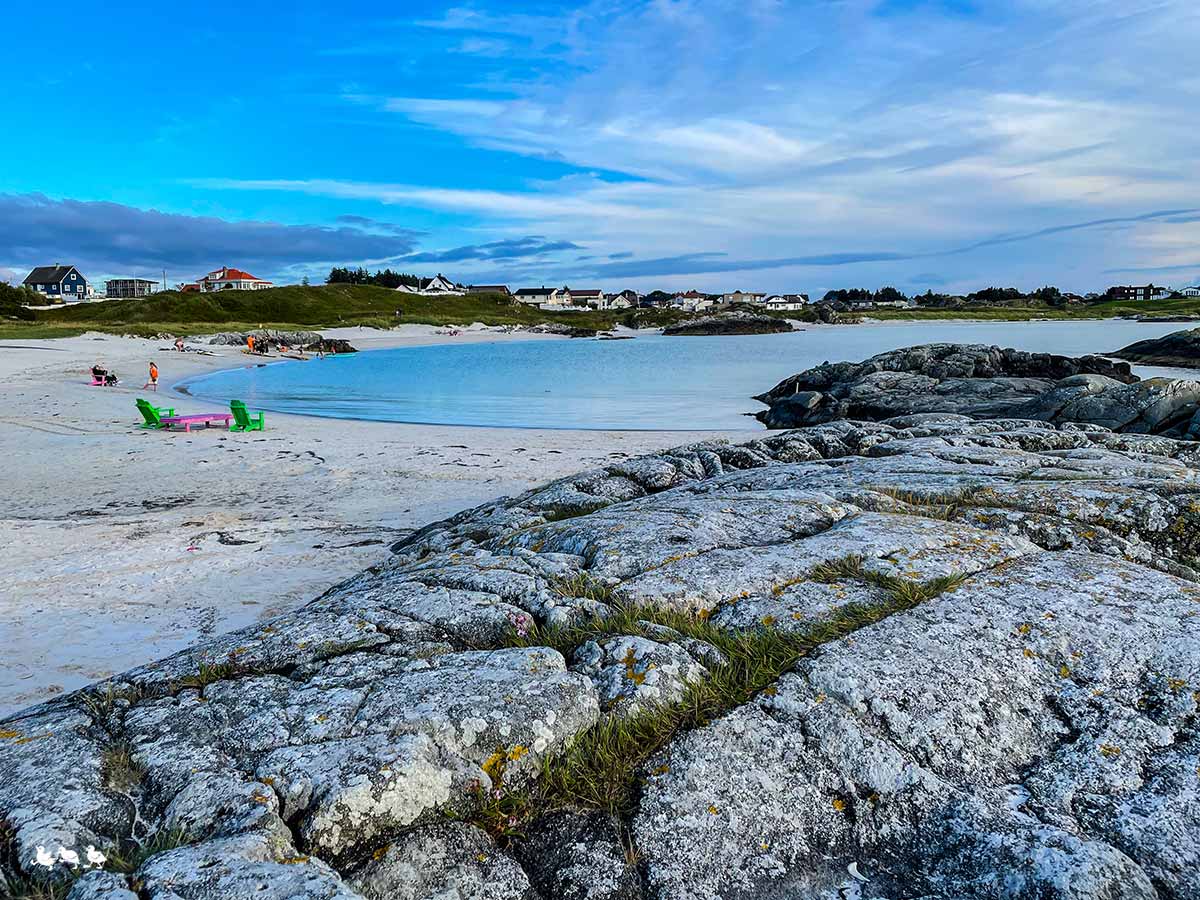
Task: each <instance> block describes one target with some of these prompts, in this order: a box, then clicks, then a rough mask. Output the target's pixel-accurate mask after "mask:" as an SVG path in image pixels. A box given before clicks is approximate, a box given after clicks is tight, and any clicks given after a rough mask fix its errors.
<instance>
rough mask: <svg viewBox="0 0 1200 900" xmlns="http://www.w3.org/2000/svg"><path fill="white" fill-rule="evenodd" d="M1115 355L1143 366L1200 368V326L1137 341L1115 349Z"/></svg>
mask: <svg viewBox="0 0 1200 900" xmlns="http://www.w3.org/2000/svg"><path fill="white" fill-rule="evenodd" d="M1112 355H1113V356H1115V357H1117V358H1118V359H1127V360H1129V361H1130V362H1131V363H1137V364H1138V365H1141V366H1175V367H1179V368H1184V369H1200V328H1193V329H1191V330H1189V331H1175V332H1172V333H1171V334H1168V335H1166V336H1165V337H1160V338H1151V339H1150V340H1146V341H1137V342H1136V343H1133V344H1130V345H1129V346H1128V347H1122V348H1121V349H1120V350H1114V351H1113V353H1112Z"/></svg>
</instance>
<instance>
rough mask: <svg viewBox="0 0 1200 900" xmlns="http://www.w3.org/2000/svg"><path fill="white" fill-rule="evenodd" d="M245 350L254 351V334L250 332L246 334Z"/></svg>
mask: <svg viewBox="0 0 1200 900" xmlns="http://www.w3.org/2000/svg"><path fill="white" fill-rule="evenodd" d="M246 352H247V353H253V352H254V335H252V334H248V335H246Z"/></svg>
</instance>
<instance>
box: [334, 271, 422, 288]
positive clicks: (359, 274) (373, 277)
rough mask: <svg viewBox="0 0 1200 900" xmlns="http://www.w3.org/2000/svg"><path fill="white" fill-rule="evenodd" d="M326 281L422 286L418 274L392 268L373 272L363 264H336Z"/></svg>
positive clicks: (388, 285) (395, 286)
mask: <svg viewBox="0 0 1200 900" xmlns="http://www.w3.org/2000/svg"><path fill="white" fill-rule="evenodd" d="M325 283H326V284H373V285H376V286H377V287H385V288H391V289H393V290H395V289H396V288H398V287H400V285H402V284H403V285H407V286H408V287H420V286H421V279H420V277H418V276H416V275H409V274H408V273H407V272H393V271H392V270H391V269H376V270H375V273H374V274H372V273H371V272H368V271H367V270H366V269H364V268H363V267H362V266H359V267H358V268H357V269H350V268H346V267H343V266H334V267H333V268H332V269H330V270H329V277H328V278H326V279H325Z"/></svg>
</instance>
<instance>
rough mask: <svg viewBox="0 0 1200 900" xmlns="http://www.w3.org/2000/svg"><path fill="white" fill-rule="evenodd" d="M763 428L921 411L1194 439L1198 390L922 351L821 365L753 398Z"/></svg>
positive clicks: (1078, 364)
mask: <svg viewBox="0 0 1200 900" xmlns="http://www.w3.org/2000/svg"><path fill="white" fill-rule="evenodd" d="M755 399H756V400H759V401H761V402H762V403H765V404H767V405H768V407H769V409H766V410H762V411H760V412H759V413H757V414H756V416H757V418H758V420H759V421H760V422H762V423H763V424H765V425H766V426H767V427H768V428H797V427H802V426H805V425H816V424H821V423H824V422H833V421H837V420H842V419H855V420H866V421H883V420H885V419H890V418H893V417H895V416H906V415H914V414H918V413H951V414H955V415H967V416H971V417H973V418H977V419H996V418H1003V417H1016V418H1023V419H1037V420H1039V421H1042V422H1050V423H1056V424H1057V423H1067V422H1074V423H1078V424H1083V425H1096V426H1101V427H1104V428H1109V429H1112V430H1114V431H1121V432H1132V433H1137V434H1158V435H1165V436H1170V437H1180V438H1188V439H1197V438H1200V383H1197V382H1192V381H1178V380H1172V379H1165V378H1151V379H1147V380H1145V381H1142V380H1140V379H1138V378H1137V376H1135V375H1133V374H1132V372H1131V371H1130V368H1129V365H1128V364H1127V363H1123V362H1113V361H1112V360H1109V359H1106V358H1104V357H1102V356H1084V357H1079V358H1071V357H1066V356H1055V355H1053V354H1049V353H1028V352H1025V351H1022V350H1011V349H1001V348H1000V347H988V346H985V345H983V344H927V345H924V346H920V347H907V348H904V349H901V350H892V351H889V352H887V353H881V354H879V355H877V356H873V357H871V358H870V359H868V360H866V361H864V362H861V363H851V362H841V363H824V364H823V365H820V366H817V367H815V368H813V369H809V370H807V371H805V372H801V373H800V374H798V375H793V376H791V377H790V378H787V379H785V380H783V381H781V382H780V383H779V384H777V385H776V386H775V387H774V388H772V389H771V390H769V391H767V392H766V393H765V394H760V395H759V396H757V397H755Z"/></svg>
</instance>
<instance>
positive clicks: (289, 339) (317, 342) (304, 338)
mask: <svg viewBox="0 0 1200 900" xmlns="http://www.w3.org/2000/svg"><path fill="white" fill-rule="evenodd" d="M248 337H253V338H254V340H255V344H256V346H258V347H263V348H269V347H291V348H293V349H304V350H309V351H311V352H313V353H316V352H317V351H321V352H322V353H357V352H358V351H357V350H356V349H355V348H354V347H352V346H351V345H350V342H349V341H347V340H343V339H341V338H327V337H322V335H321V333H320V332H317V331H278V330H276V329H274V328H256V329H254V330H253V331H222V332H221V333H219V334H214V335H212V337H210V338H209V339H208V343H210V344H218V345H225V346H235V347H236V346H241V345H243V344H245V343H246V338H248Z"/></svg>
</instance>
